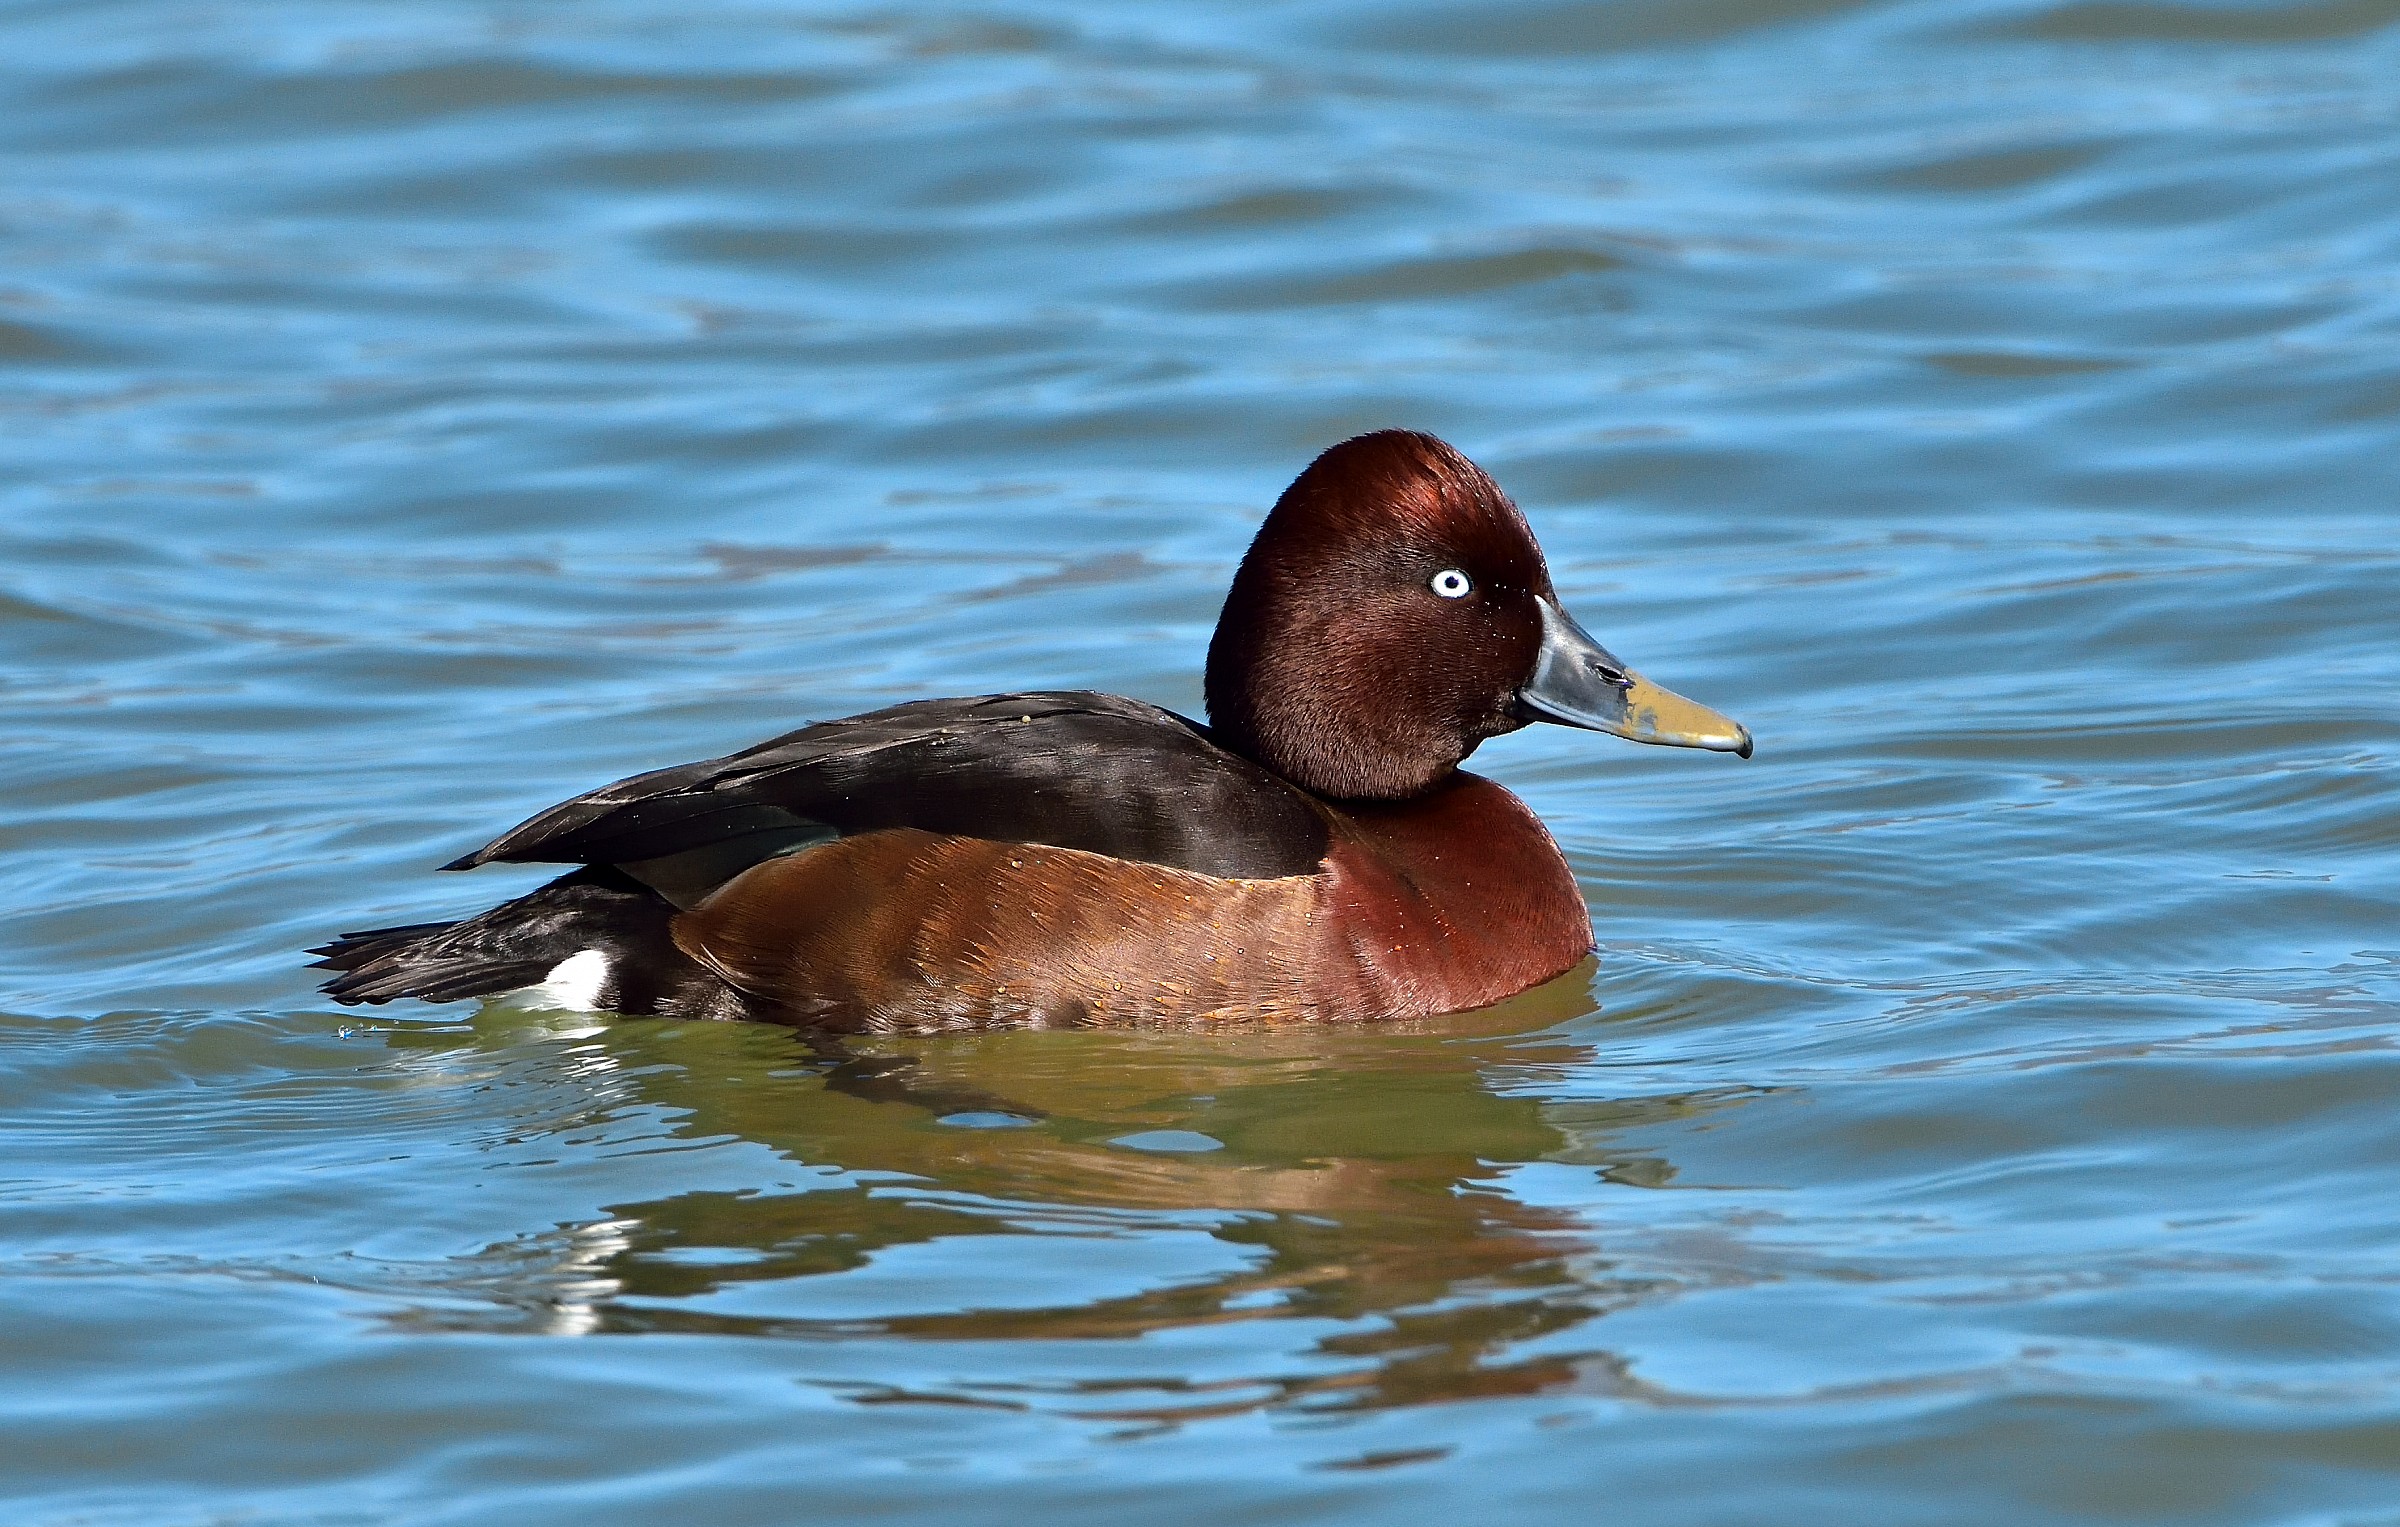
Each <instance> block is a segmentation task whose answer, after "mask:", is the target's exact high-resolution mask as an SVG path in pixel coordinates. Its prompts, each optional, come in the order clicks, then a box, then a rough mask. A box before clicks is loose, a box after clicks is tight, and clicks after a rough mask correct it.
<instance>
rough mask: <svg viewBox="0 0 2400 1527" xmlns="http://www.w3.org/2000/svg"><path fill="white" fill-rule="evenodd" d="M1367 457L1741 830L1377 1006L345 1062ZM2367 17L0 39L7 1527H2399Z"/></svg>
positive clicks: (1581, 857)
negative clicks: (542, 871) (828, 1045)
mask: <svg viewBox="0 0 2400 1527" xmlns="http://www.w3.org/2000/svg"><path fill="white" fill-rule="evenodd" d="M1387 425H1408V426H1413V427H1417V428H1423V429H1429V430H1433V431H1436V432H1439V433H1441V434H1443V435H1444V436H1446V437H1447V438H1449V439H1451V440H1453V441H1454V442H1456V443H1457V444H1458V445H1460V446H1461V447H1462V448H1463V449H1465V450H1467V451H1468V452H1470V453H1471V454H1472V455H1474V456H1475V457H1476V458H1477V459H1478V460H1479V461H1481V462H1482V463H1483V464H1484V465H1485V466H1487V467H1488V468H1490V469H1491V470H1492V471H1493V472H1494V473H1495V474H1496V475H1497V476H1498V477H1499V479H1500V480H1501V481H1502V482H1503V483H1504V484H1505V485H1506V486H1508V487H1509V488H1510V490H1511V491H1512V492H1514V493H1515V494H1516V495H1517V497H1518V498H1519V499H1520V501H1521V502H1522V503H1523V504H1524V505H1525V507H1526V509H1527V511H1528V513H1529V514H1530V516H1531V518H1532V520H1533V522H1534V524H1535V527H1536V529H1537V531H1538V532H1539V534H1540V535H1541V537H1542V539H1543V542H1544V544H1545V546H1546V547H1547V548H1548V551H1549V553H1550V557H1551V561H1552V566H1553V568H1554V571H1555V574H1556V578H1557V581H1558V584H1559V587H1560V589H1561V590H1562V592H1563V593H1564V595H1565V596H1566V597H1567V599H1568V602H1569V603H1570V604H1571V605H1572V606H1573V607H1574V608H1576V609H1577V610H1578V611H1579V613H1580V614H1581V615H1582V617H1583V619H1584V621H1585V623H1586V624H1587V625H1589V626H1591V627H1592V628H1593V630H1594V631H1595V632H1596V633H1597V634H1598V635H1599V636H1600V637H1601V638H1602V639H1603V640H1604V641H1606V642H1607V643H1608V644H1609V645H1610V646H1611V647H1612V648H1613V649H1615V650H1617V651H1619V652H1621V653H1623V654H1624V655H1625V656H1626V657H1627V658H1628V659H1629V660H1631V661H1633V662H1635V663H1637V664H1639V665H1640V666H1642V667H1643V668H1644V669H1645V670H1646V671H1648V672H1649V673H1651V674H1652V675H1653V676H1655V677H1656V678H1658V679H1659V680H1661V681H1662V682H1665V683H1667V684H1670V685H1672V686H1674V687H1675V688H1677V689H1679V690H1682V691H1684V692H1686V693H1690V694H1693V695H1695V696H1698V697H1701V698H1703V699H1705V700H1707V701H1709V702H1710V703H1712V704H1715V705H1719V706H1721V707H1722V708H1723V709H1725V710H1727V711H1728V712H1730V713H1731V714H1733V715H1735V716H1738V717H1740V718H1741V719H1742V720H1744V721H1745V722H1747V723H1748V724H1749V725H1750V726H1751V728H1752V729H1753V730H1754V731H1755V732H1756V733H1757V735H1758V738H1759V751H1758V756H1757V757H1756V758H1755V759H1754V760H1752V761H1750V762H1749V763H1746V764H1745V763H1741V762H1738V761H1735V760H1733V759H1730V758H1725V757H1718V756H1707V755H1696V754H1690V753H1672V752H1667V751H1665V750H1652V749H1635V748H1629V747H1626V746H1624V745H1622V744H1620V743H1617V742H1615V741H1613V740H1611V739H1607V738H1601V737H1594V736H1591V735H1589V734H1576V733H1569V732H1566V731H1564V730H1560V729H1554V728H1539V729H1536V730H1534V731H1530V732H1527V733H1524V734H1520V735H1518V736H1515V737H1511V738H1507V739H1503V740H1501V741H1499V742H1497V743H1494V744H1492V745H1490V746H1488V747H1487V748H1486V749H1485V750H1484V751H1483V752H1482V753H1481V754H1479V755H1478V765H1477V766H1478V767H1479V768H1481V769H1483V770H1484V771H1485V772H1487V773H1489V774H1491V775H1492V776H1494V777H1496V778H1498V779H1500V780H1502V781H1503V782H1505V783H1506V784H1508V785H1509V786H1510V787H1511V788H1513V789H1515V790H1517V791H1519V792H1520V793H1521V794H1522V795H1523V796H1524V797H1525V798H1526V799H1527V800H1528V801H1529V802H1531V803H1532V804H1533V805H1534V806H1535V807H1536V809H1538V810H1539V811H1540V812H1541V813H1542V814H1543V816H1544V817H1545V818H1546V819H1547V820H1548V821H1549V822H1550V823H1551V824H1552V826H1553V828H1554V829H1555V831H1556V832H1557V834H1558V836H1559V838H1560V841H1561V842H1562V844H1563V845H1564V846H1565V848H1566V850H1567V853H1568V855H1569V858H1570V859H1571V861H1572V862H1573V864H1574V866H1575V869H1576V872H1577V874H1578V875H1579V877H1580V879H1581V881H1582V884H1583V887H1584V890H1585V892H1586V895H1587V897H1588V898H1589V900H1590V902H1591V906H1592V911H1593V918H1594V924H1595V927H1596V929H1597V931H1598V936H1599V942H1600V955H1599V958H1598V960H1597V962H1596V963H1595V964H1594V965H1592V966H1591V967H1589V968H1587V969H1585V970H1583V971H1580V972H1578V973H1576V975H1574V976H1572V977H1570V978H1569V979H1568V980H1566V981H1565V982H1563V983H1559V984H1556V985H1553V986H1551V987H1548V988H1545V989H1543V990H1541V991H1538V992H1535V993H1532V994H1529V995H1528V996H1526V997H1524V998H1521V999H1518V1000H1516V1001H1514V1002H1511V1003H1509V1004H1505V1005H1503V1006H1502V1007H1501V1008H1498V1009H1495V1010H1493V1011H1491V1012H1488V1013H1481V1014H1471V1015H1465V1016H1462V1017H1459V1018H1455V1019H1449V1020H1443V1021H1441V1022H1437V1023H1432V1024H1425V1025H1419V1026H1413V1027H1408V1028H1402V1029H1381V1030H1364V1031H1362V1030H1339V1031H1337V1030H1319V1031H1308V1030H1300V1029H1290V1028H1257V1029H1245V1028H1233V1029H1223V1030H1216V1031H1211V1032H1206V1033H1138V1032H1136V1033H1124V1032H1089V1031H1085V1032H1055V1033H1003V1034H992V1035H984V1036H955V1037H946V1038H929V1039H900V1038H887V1039H880V1040H873V1041H868V1042H865V1043H862V1044H860V1045H858V1046H856V1047H854V1048H853V1049H852V1050H850V1051H849V1052H846V1053H833V1052H828V1051H826V1050H825V1049H823V1048H822V1047H812V1046H810V1045H809V1044H808V1043H806V1042H805V1041H804V1040H803V1039H802V1038H801V1037H799V1036H795V1035H794V1034H792V1033H789V1032H787V1031H784V1030H780V1029H775V1028H770V1027H765V1026H753V1025H680V1026H679V1025H676V1024H673V1023H666V1022H657V1021H639V1020H622V1019H611V1018H606V1017H601V1016H594V1015H579V1014H564V1013H554V1012H552V1013H545V1012H533V1011H526V1010H521V1009H508V1008H493V1009H489V1010H485V1011H481V1012H475V1011H468V1010H464V1009H462V1008H458V1007H449V1008H436V1007H426V1006H404V1007H393V1008H387V1009H375V1010H342V1009H336V1008H332V1007H329V1006H328V1005H327V1004H326V1003H325V1002H324V1001H323V1000H322V999H321V998H319V997H317V996H316V995H315V994H314V992H313V989H312V985H311V977H310V975H309V973H308V972H306V971H304V970H302V969H301V968H300V960H301V957H300V956H299V955H298V954H297V952H296V951H297V950H298V949H299V948H300V947H301V946H303V945H306V944H309V943H314V942H318V941H320V940H321V939H323V938H325V937H326V936H328V935H329V934H331V933H333V932H336V931H339V930H342V929H348V928H357V927H367V926H375V925H378V924H382V923H389V922H402V921H409V920H416V919H422V918H436V917H444V916H455V915H459V914H462V913H464V912H468V911H472V910H475V909H477V908H478V907H480V906H483V905H485V904H488V903H489V902H490V901H493V900H496V899H498V898H499V897H501V896H503V895H506V894H510V893H513V892H514V891H516V890H518V889H521V888H523V887H525V886H527V885H530V884H532V883H533V882H534V880H535V879H536V878H537V876H536V874H535V873H533V872H530V871H518V870H505V869H502V870H488V871H484V872H481V873H479V874H477V875H476V876H474V877H472V878H468V877H459V876H441V875H434V874H431V873H429V871H430V870H431V869H432V867H433V866H435V865H437V864H439V863H441V862H442V861H444V860H446V859H448V858H450V857H452V856H453V855H455V854H457V853H459V852H461V851H463V850H465V849H468V848H471V847H473V846H474V845H476V844H477V843H479V842H481V841H483V840H484V839H485V838H486V837H488V836H490V835H491V834H492V833H493V832H495V831H497V830H499V829H500V828H503V827H505V826H507V825H509V824H510V823H513V822H515V821H517V820H518V819H520V818H521V817H523V816H525V815H527V814H529V813H530V812H532V811H533V810H535V809H538V808H539V807H541V806H544V805H546V804H548V803H550V802H551V801H553V800H556V799H559V798H561V797H563V796H565V795H568V794H571V793H574V792H576V791H579V790H582V789H585V788H588V787H589V786H591V785H594V784H597V783H599V782H601V781H604V780H607V779H610V778H614V777H616V776H618V775H621V774H625V773H629V772H632V771H635V770H638V769H644V768H649V767H654V766H657V765H660V764H665V763H671V762H676V761H680V760H684V759H688V758H695V757H701V756H705V755H709V754H714V753H718V752H722V751H725V750H727V749H729V748H732V747H735V746H739V745H741V744H744V743H747V742H750V741H753V740H756V739H758V738H761V737H764V736H767V735H770V734H772V733H774V732H777V731H781V730H784V729H786V728H789V727H791V726H794V725H797V724H798V723H800V722H801V721H803V720H806V719H810V718H817V717H825V716H833V715H841V714H846V713H849V712H853V711H858V710H863V709H867V708H871V707H874V706H878V705H882V704H887V703H891V702H893V701H896V700H900V699H905V698H912V697H917V696H923V695H944V694H970V693H977V692H983V691H988V690H995V689H1007V688H1024V687H1093V688H1101V689H1110V690H1116V691H1120V692H1123V693H1128V694H1133V695H1138V696H1141V697H1143V698H1146V699H1150V700H1155V701H1158V702H1161V703H1164V704H1167V705H1171V706H1175V707H1178V708H1181V709H1185V710H1192V711H1196V710H1197V709H1198V708H1199V705H1200V695H1199V684H1198V674H1199V670H1200V664H1201V659H1202V655H1203V652H1204V649H1205V644H1206V639H1207V633H1208V630H1209V628H1210V625H1211V623H1212V622H1213V620H1214V619H1215V615H1216V609H1217V604H1218V601H1219V599H1220V597H1221V595H1222V592H1223V589H1224V586H1225V582H1226V580H1227V578H1228V577H1229V576H1230V573H1231V570H1232V567H1233V565H1234V563H1235V561H1236V559H1237V558H1238V557H1239V556H1240V553H1241V550H1242V548H1243V546H1244V545H1245V544H1246V541H1247V538H1248V536H1249V534H1250V532H1251V530H1252V529H1253V528H1254V527H1255V525H1256V522H1257V520H1258V517H1259V516H1260V514H1261V513H1263V511H1264V509H1265V507H1266V505H1267V504H1268V503H1270V502H1271V501H1272V500H1273V497H1274V495H1275V493H1276V492H1277V491H1278V490H1279V488H1280V487H1281V486H1282V484H1283V483H1284V482H1286V481H1288V480H1289V478H1290V477H1291V475H1292V474H1293V473H1294V472H1296V471H1297V470H1298V469H1299V467H1300V466H1301V465H1302V464H1304V463H1305V462H1306V461H1307V460H1308V458H1309V457H1310V456H1312V455H1313V454H1314V453H1315V452H1316V451H1318V450H1320V449H1322V448H1323V447H1324V446H1325V445H1327V444H1329V443H1331V442H1333V441H1335V440H1338V439H1340V438H1342V437H1344V436H1346V435H1348V434H1351V433H1354V432H1357V431H1360V430H1364V429H1369V428H1375V427H1381V426H1387ZM2396 695H2400V3H2396V0H2296V3H2255V0H2253V3H2229V0H1494V3H1482V4H1469V3H1465V0H1402V3H1392V0H1385V3H1380V4H1368V3H1363V0H1266V3H1252V4H1246V5H1217V4H1211V3H1198V0H1195V3H1185V4H1175V5H1160V6H1108V5H1099V4H1092V3H1077V0H992V3H984V4H957V5H942V6H925V7H901V6H888V5H827V6H816V5H774V4H764V3H757V4H751V3H737V0H685V3H682V4H678V5H663V4H658V3H656V0H577V3H573V4H569V3H564V0H405V3H403V0H261V3H242V4H234V3H226V0H7V3H5V4H0V850H4V852H0V1013H4V1014H5V1015H6V1016H4V1017H0V1374H5V1375H6V1382H5V1383H0V1519H5V1520H6V1521H7V1522H9V1523H12V1524H14V1523H27V1524H45V1527H67V1524H75V1527H118V1524H128V1527H130V1524H140V1527H180V1524H195V1527H196V1524H202V1523H211V1524H214V1523H229V1522H238V1523H242V1524H256V1527H269V1524H302V1523H307V1524H320V1523H324V1524H331V1523H341V1524H350V1523H409V1524H419V1523H423V1524H445V1527H447V1524H470V1523H472V1524H485V1523H506V1524H508V1527H537V1524H545V1523H560V1524H566V1523H574V1524H578V1527H581V1524H587V1523H592V1522H608V1523H646V1522H678V1523H681V1522H707V1523H711V1524H726V1527H734V1524H746V1523H762V1524H764V1523H778V1524H780V1523H793V1522H819V1521H823V1522H836V1521H853V1520H868V1519H872V1520H877V1521H887V1522H919V1521H922V1522H928V1523H931V1522H940V1523H944V1524H952V1523H963V1524H973V1523H994V1524H998V1523H1010V1524H1016V1523H1024V1522H1028V1521H1038V1522H1042V1523H1045V1524H1052V1527H1070V1524H1080V1523H1091V1524H1109V1527H1120V1524H1124V1523H1128V1522H1191V1523H1210V1524H1219V1523H1236V1522H1238V1523H1248V1524H1262V1527H1263V1524H1273V1523H1287V1522H1309V1523H1362V1524H1366V1523H1372V1524H1388V1523H1402V1522H1418V1521H1424V1522H1458V1521H1469V1520H1471V1521H1512V1522H1515V1521H1523V1522H1561V1523H1565V1522H1576V1523H1582V1522H1590V1521H1598V1520H1605V1521H1610V1522H1623V1523H1638V1524H1643V1527H1649V1524H1693V1527H1704V1524H1706V1527H1715V1524H1738V1527H1748V1524H1755V1523H1761V1522H1807V1523H1843V1524H1865V1523H1874V1524H1883V1523H1907V1524H1916V1523H1925V1524H1942V1527H1975V1524H1987V1523H1988V1524H1993V1527H2023V1524H2027V1523H2037V1522H2038V1523H2045V1524H2048V1523H2061V1524H2103V1523H2108V1524H2117V1523H2173V1524H2217V1523H2224V1524H2266V1523H2273V1524H2290V1527H2336V1524H2340V1527H2395V1524H2400V1242H2396V1237H2400V1194H2396V1193H2395V1191H2394V1187H2393V1184H2394V1181H2395V1170H2396V1168H2400V1109H2396V1108H2395V1106H2394V1102H2395V1097H2396V1096H2400V1052H2396V1051H2395V1046H2394V1038H2395V1031H2396V1027H2400V871H2396V868H2395V865H2396V862H2400V858H2396V855H2395V850H2396V849H2400V794H2396V792H2395V784H2396V783H2400V768H2396V767H2395V758H2396V756H2400V706H2396V703H2395V696H2396Z"/></svg>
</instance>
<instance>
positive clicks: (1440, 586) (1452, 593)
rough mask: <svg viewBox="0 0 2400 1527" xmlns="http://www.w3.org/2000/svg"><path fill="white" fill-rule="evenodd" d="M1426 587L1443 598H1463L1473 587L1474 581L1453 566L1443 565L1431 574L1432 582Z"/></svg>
mask: <svg viewBox="0 0 2400 1527" xmlns="http://www.w3.org/2000/svg"><path fill="white" fill-rule="evenodd" d="M1427 587H1429V588H1431V589H1432V590H1433V591H1434V592H1435V593H1437V594H1439V595H1441V596H1442V597H1443V598H1444V599H1464V598H1466V597H1467V595H1468V593H1469V592H1470V591H1471V590H1473V588H1474V587H1475V581H1474V580H1473V579H1472V578H1469V577H1468V576H1467V575H1466V574H1465V573H1462V572H1460V571H1459V570H1458V569H1457V568H1455V567H1445V568H1443V569H1442V570H1441V571H1440V572H1438V573H1435V574H1434V575H1433V582H1432V583H1431V584H1429V585H1427Z"/></svg>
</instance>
